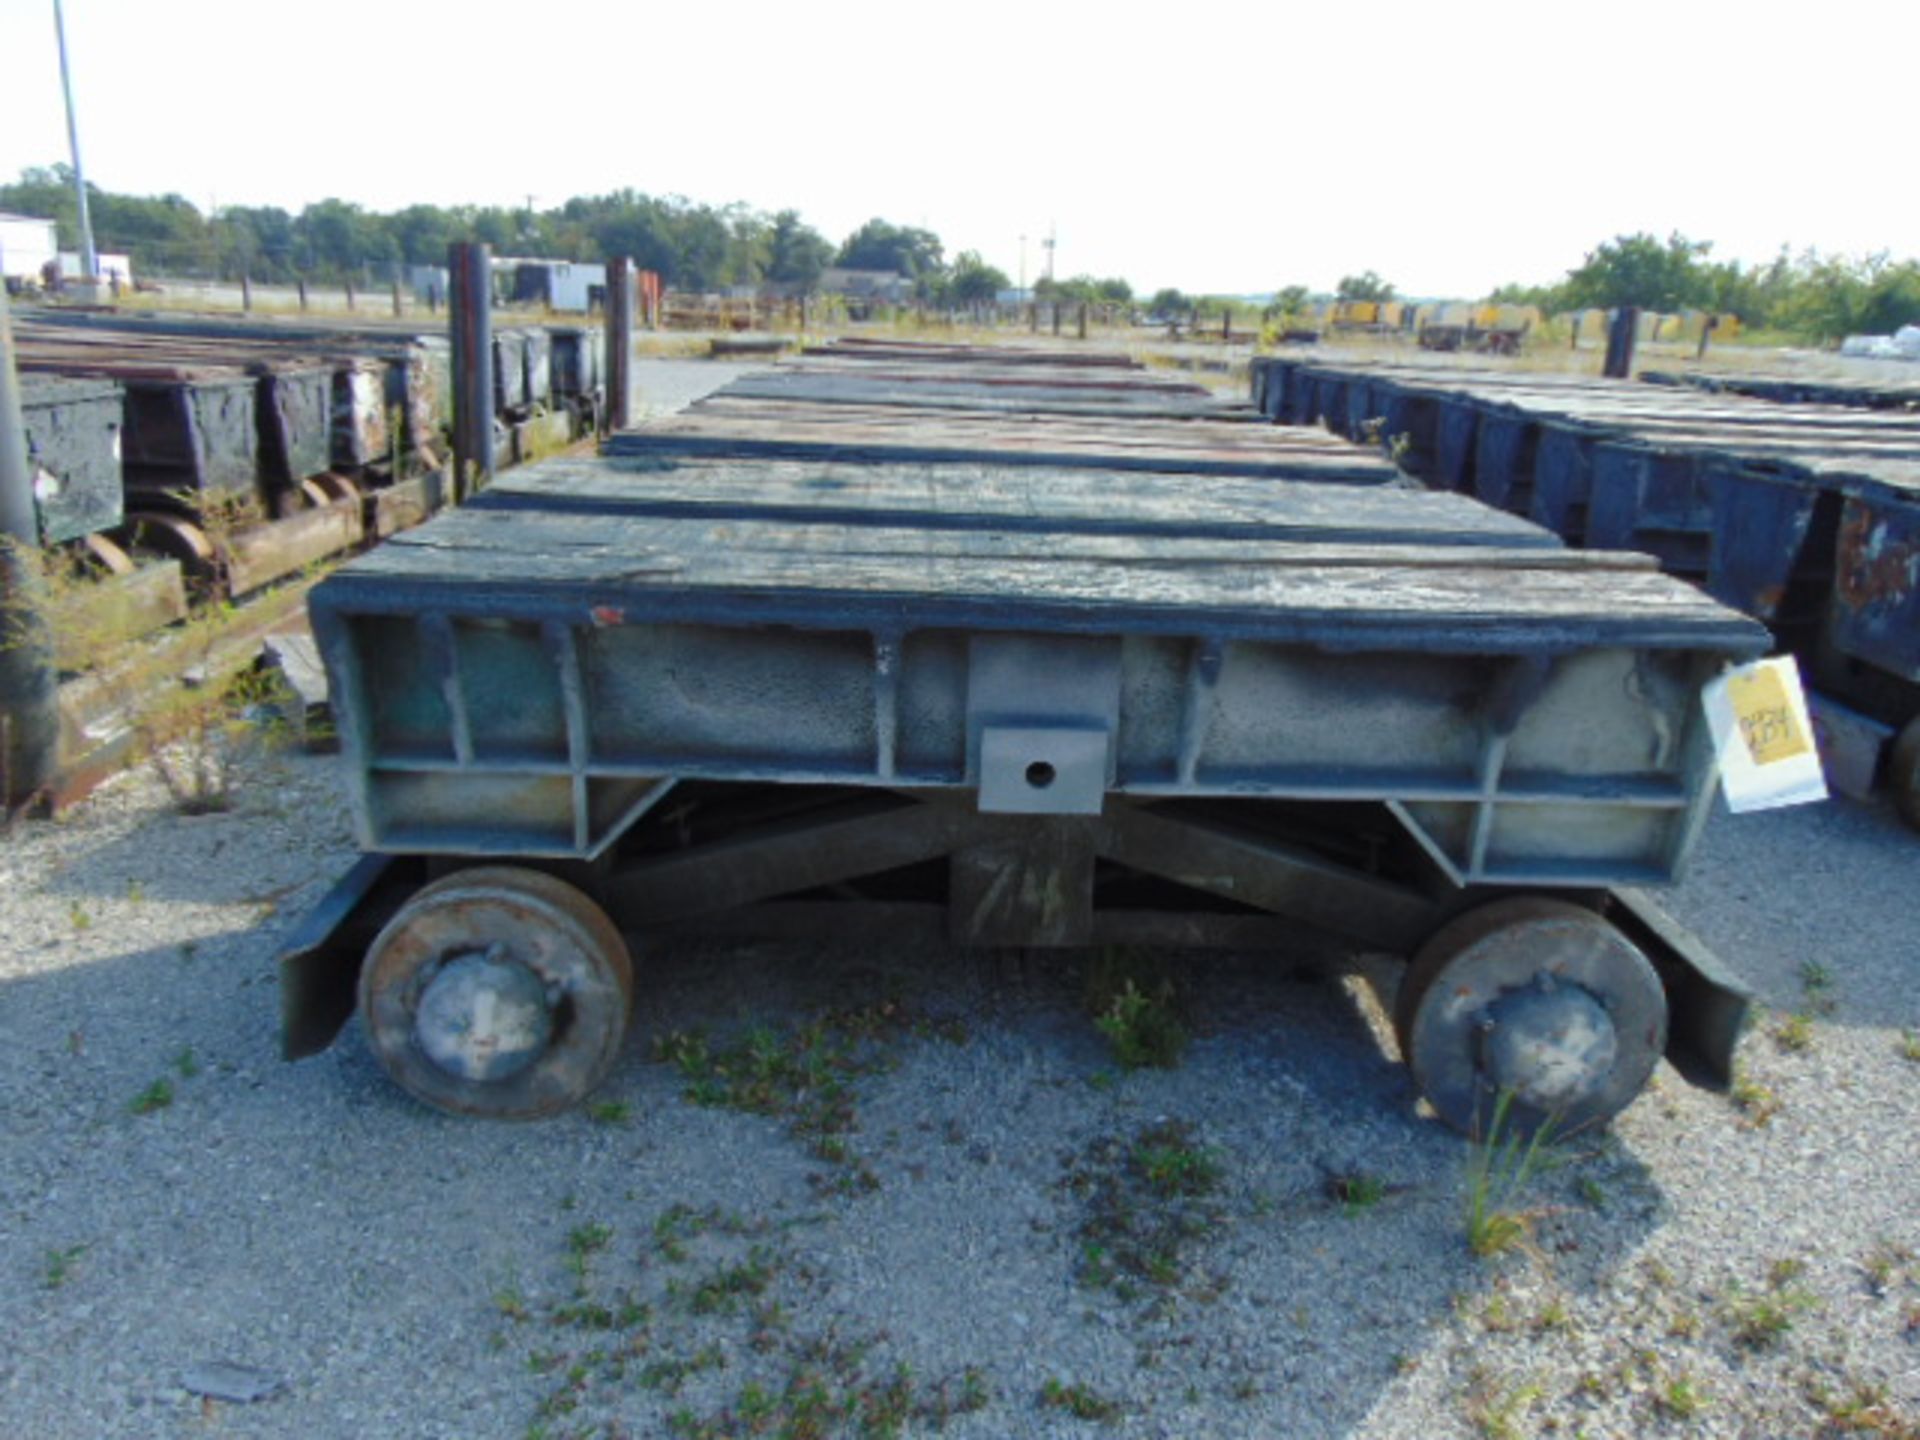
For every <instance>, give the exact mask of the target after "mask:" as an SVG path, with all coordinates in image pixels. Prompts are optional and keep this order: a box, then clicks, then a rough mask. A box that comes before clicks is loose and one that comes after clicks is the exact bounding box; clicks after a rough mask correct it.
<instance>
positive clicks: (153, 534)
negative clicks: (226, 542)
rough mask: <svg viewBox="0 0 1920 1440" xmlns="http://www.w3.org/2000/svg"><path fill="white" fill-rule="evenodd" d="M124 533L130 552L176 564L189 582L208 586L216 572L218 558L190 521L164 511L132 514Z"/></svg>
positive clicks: (202, 534)
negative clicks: (154, 556) (149, 555)
mask: <svg viewBox="0 0 1920 1440" xmlns="http://www.w3.org/2000/svg"><path fill="white" fill-rule="evenodd" d="M125 532H126V534H127V535H128V537H129V539H128V544H129V546H130V548H132V549H134V550H137V551H145V552H147V553H149V554H153V555H158V556H159V557H160V558H161V559H163V560H178V561H179V562H180V568H181V570H183V571H184V572H185V573H186V576H187V578H188V579H189V580H192V581H194V582H196V583H201V584H204V583H207V582H210V581H211V580H212V579H213V578H214V576H215V575H216V574H217V573H218V572H219V569H220V556H219V554H218V552H217V551H216V550H215V549H214V547H213V541H211V540H209V539H208V538H207V532H206V531H204V530H202V529H201V528H200V527H199V526H198V525H196V524H195V523H194V522H193V521H191V520H189V519H187V518H186V517H184V516H181V515H174V514H171V513H169V512H167V511H165V510H136V511H134V512H133V513H131V514H129V515H128V516H127V523H126V526H125Z"/></svg>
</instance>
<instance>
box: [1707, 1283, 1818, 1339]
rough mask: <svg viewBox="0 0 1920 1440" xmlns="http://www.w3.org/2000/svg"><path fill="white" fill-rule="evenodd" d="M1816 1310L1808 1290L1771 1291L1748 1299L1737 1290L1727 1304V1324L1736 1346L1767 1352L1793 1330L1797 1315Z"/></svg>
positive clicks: (1747, 1296) (1765, 1291) (1748, 1296)
mask: <svg viewBox="0 0 1920 1440" xmlns="http://www.w3.org/2000/svg"><path fill="white" fill-rule="evenodd" d="M1812 1307H1813V1297H1812V1296H1811V1295H1809V1294H1808V1293H1807V1292H1805V1291H1804V1290H1788V1289H1771V1290H1764V1291H1761V1292H1760V1293H1758V1294H1755V1295H1748V1294H1744V1293H1742V1292H1741V1291H1740V1290H1738V1289H1735V1290H1734V1292H1733V1294H1732V1295H1731V1296H1730V1297H1729V1298H1728V1301H1727V1308H1726V1317H1727V1324H1728V1326H1729V1327H1730V1328H1731V1329H1732V1331H1733V1339H1734V1343H1735V1344H1737V1345H1741V1346H1744V1347H1746V1348H1747V1349H1749V1350H1765V1349H1767V1348H1768V1347H1769V1346H1772V1345H1774V1344H1776V1343H1777V1342H1778V1341H1779V1340H1780V1338H1781V1337H1782V1336H1784V1335H1785V1334H1786V1333H1787V1332H1788V1331H1789V1330H1791V1329H1792V1328H1793V1321H1794V1317H1795V1316H1796V1315H1798V1314H1799V1313H1800V1312H1802V1311H1804V1310H1809V1309H1811V1308H1812Z"/></svg>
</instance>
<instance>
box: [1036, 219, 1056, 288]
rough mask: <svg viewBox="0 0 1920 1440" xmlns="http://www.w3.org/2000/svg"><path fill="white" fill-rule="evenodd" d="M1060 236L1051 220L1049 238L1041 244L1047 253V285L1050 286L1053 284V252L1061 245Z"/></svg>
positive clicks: (1048, 231)
mask: <svg viewBox="0 0 1920 1440" xmlns="http://www.w3.org/2000/svg"><path fill="white" fill-rule="evenodd" d="M1059 236H1060V232H1059V231H1058V230H1057V229H1056V228H1055V227H1054V223H1053V222H1052V221H1051V220H1049V221H1048V222H1047V238H1046V239H1044V240H1042V241H1041V242H1040V247H1041V248H1042V249H1043V250H1045V251H1046V252H1047V284H1049V285H1051V284H1053V251H1054V247H1055V246H1057V245H1058V244H1059V243H1060V238H1059Z"/></svg>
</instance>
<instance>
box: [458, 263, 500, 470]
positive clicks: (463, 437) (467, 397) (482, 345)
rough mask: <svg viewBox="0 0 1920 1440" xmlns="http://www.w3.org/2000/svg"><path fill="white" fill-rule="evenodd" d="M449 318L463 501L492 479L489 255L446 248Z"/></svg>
mask: <svg viewBox="0 0 1920 1440" xmlns="http://www.w3.org/2000/svg"><path fill="white" fill-rule="evenodd" d="M447 269H448V270H449V271H450V272H451V276H450V279H449V281H448V287H447V323H448V325H449V327H450V330H451V338H452V341H453V493H454V498H455V499H456V500H464V499H466V498H467V496H468V495H470V494H471V493H472V492H473V491H474V490H477V489H480V488H481V487H483V486H484V485H485V484H486V483H487V482H488V481H489V480H491V479H493V256H492V252H491V251H490V250H489V249H488V247H487V246H485V245H481V244H474V243H472V242H465V241H463V242H458V243H455V244H453V245H449V246H448V247H447Z"/></svg>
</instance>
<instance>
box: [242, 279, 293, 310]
mask: <svg viewBox="0 0 1920 1440" xmlns="http://www.w3.org/2000/svg"><path fill="white" fill-rule="evenodd" d="M305 297H306V287H305V286H302V287H301V298H302V299H304V298H305ZM240 308H241V310H243V311H248V312H251V311H252V309H253V278H252V277H251V276H249V275H248V274H247V272H246V271H244V270H242V271H241V272H240ZM300 308H301V309H303V310H304V309H305V308H306V307H305V306H304V305H303V306H301V307H300Z"/></svg>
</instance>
